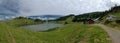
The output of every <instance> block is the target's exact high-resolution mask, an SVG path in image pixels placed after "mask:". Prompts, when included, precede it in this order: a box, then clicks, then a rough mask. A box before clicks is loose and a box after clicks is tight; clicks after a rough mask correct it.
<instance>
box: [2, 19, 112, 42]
mask: <svg viewBox="0 0 120 43" xmlns="http://www.w3.org/2000/svg"><path fill="white" fill-rule="evenodd" d="M24 21H25V22H24ZM29 22H30V23H29ZM31 24H36V23H35V22H34V21H33V20H29V19H27V20H25V19H20V20H19V19H18V20H10V21H7V22H0V43H112V41H111V39H110V37H109V36H108V34H107V32H105V31H104V30H103V29H102V28H101V27H99V26H95V25H84V24H81V23H70V24H66V25H64V26H62V27H59V28H58V29H53V30H49V31H44V32H34V31H32V30H26V29H23V28H20V27H19V26H23V25H31Z"/></svg>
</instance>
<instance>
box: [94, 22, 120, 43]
mask: <svg viewBox="0 0 120 43" xmlns="http://www.w3.org/2000/svg"><path fill="white" fill-rule="evenodd" d="M96 25H98V26H100V27H102V28H103V29H104V30H105V31H106V32H107V33H108V34H109V36H110V37H111V39H112V40H113V42H114V43H120V31H119V30H115V29H110V28H109V27H107V26H105V25H102V24H96Z"/></svg>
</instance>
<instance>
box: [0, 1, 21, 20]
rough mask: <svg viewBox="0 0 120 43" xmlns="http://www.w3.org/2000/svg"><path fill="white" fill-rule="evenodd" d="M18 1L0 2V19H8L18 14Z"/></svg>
mask: <svg viewBox="0 0 120 43" xmlns="http://www.w3.org/2000/svg"><path fill="white" fill-rule="evenodd" d="M19 9H20V8H19V1H18V0H0V19H6V17H7V18H9V17H8V16H15V15H16V14H18V13H19Z"/></svg>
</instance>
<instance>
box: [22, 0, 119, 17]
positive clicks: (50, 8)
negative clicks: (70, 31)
mask: <svg viewBox="0 0 120 43" xmlns="http://www.w3.org/2000/svg"><path fill="white" fill-rule="evenodd" d="M20 2H21V5H20V6H21V15H28V16H29V15H45V14H46V15H48V14H52V15H53V14H55V15H68V14H76V15H77V14H81V13H88V12H95V11H104V10H108V9H109V8H110V7H112V6H113V5H114V4H119V3H120V1H119V0H20Z"/></svg>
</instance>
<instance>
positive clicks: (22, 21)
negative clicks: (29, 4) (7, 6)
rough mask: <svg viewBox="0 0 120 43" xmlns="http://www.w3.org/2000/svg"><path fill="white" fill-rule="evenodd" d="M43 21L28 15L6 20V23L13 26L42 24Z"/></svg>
mask: <svg viewBox="0 0 120 43" xmlns="http://www.w3.org/2000/svg"><path fill="white" fill-rule="evenodd" d="M42 22H43V21H42V20H40V19H31V18H27V17H16V18H14V19H13V20H8V21H6V23H8V25H13V26H24V25H32V24H40V23H42Z"/></svg>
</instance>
